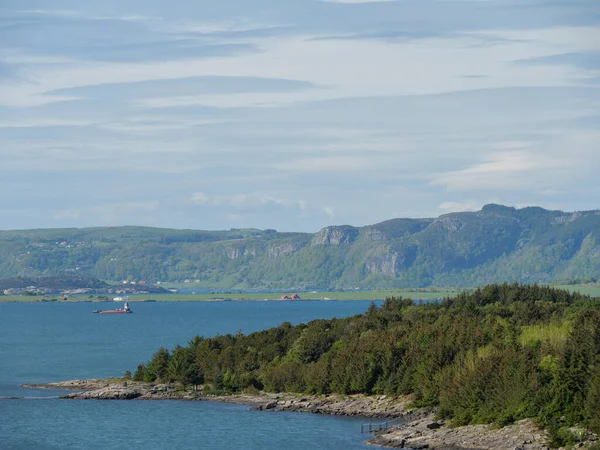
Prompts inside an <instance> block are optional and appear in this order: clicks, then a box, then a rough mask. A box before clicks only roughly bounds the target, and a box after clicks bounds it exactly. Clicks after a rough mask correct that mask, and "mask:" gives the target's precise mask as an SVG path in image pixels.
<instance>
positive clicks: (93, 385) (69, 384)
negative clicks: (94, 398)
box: [23, 378, 114, 391]
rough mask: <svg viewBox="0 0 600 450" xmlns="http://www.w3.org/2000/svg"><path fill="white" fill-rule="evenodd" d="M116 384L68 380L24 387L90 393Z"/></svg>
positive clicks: (100, 381) (106, 381)
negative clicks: (92, 390)
mask: <svg viewBox="0 0 600 450" xmlns="http://www.w3.org/2000/svg"><path fill="white" fill-rule="evenodd" d="M112 384H114V381H113V380H112V379H110V378H109V379H92V380H68V381H59V382H56V383H44V384H24V385H23V387H27V388H35V389H67V390H70V391H89V390H91V389H102V388H105V387H107V386H111V385H112Z"/></svg>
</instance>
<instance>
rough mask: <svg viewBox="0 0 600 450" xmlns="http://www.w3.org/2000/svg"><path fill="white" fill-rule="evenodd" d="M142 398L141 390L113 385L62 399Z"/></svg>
mask: <svg viewBox="0 0 600 450" xmlns="http://www.w3.org/2000/svg"><path fill="white" fill-rule="evenodd" d="M141 396H142V392H141V391H140V390H139V389H135V388H129V387H127V386H119V385H111V386H108V387H104V388H101V389H95V390H92V391H85V392H75V393H73V394H68V395H65V396H63V397H61V398H65V399H71V400H72V399H77V400H89V399H95V400H132V399H134V398H138V397H141Z"/></svg>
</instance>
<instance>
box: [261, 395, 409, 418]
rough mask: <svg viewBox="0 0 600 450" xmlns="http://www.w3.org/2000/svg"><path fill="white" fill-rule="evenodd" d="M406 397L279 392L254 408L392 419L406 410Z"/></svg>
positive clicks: (400, 415) (401, 415)
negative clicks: (301, 394)
mask: <svg viewBox="0 0 600 450" xmlns="http://www.w3.org/2000/svg"><path fill="white" fill-rule="evenodd" d="M407 403H408V400H407V399H405V398H394V397H387V396H385V395H382V396H378V397H367V396H364V395H352V396H333V395H331V396H306V397H300V398H298V397H293V396H286V395H282V396H281V398H279V399H277V401H271V402H268V403H264V404H262V405H258V406H255V407H254V409H256V410H269V411H292V412H306V413H315V414H325V415H333V416H360V417H371V418H378V419H395V418H399V417H404V416H405V415H406V414H407V409H406V407H407Z"/></svg>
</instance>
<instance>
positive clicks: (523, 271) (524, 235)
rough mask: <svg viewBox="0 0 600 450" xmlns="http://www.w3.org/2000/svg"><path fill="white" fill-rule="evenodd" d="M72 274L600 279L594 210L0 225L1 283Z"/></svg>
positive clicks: (299, 283)
mask: <svg viewBox="0 0 600 450" xmlns="http://www.w3.org/2000/svg"><path fill="white" fill-rule="evenodd" d="M68 273H78V274H82V275H86V276H91V277H96V278H100V279H104V280H122V279H135V280H146V281H149V282H155V281H159V280H160V281H183V280H185V279H191V280H200V282H201V283H202V284H203V285H205V286H207V287H215V288H216V287H222V288H251V287H261V288H291V287H295V288H350V287H360V288H369V287H392V286H395V287H408V286H410V287H423V286H432V285H433V286H435V285H438V286H441V285H446V286H447V285H454V286H470V285H475V284H483V283H492V282H502V281H518V282H550V281H553V280H556V279H568V278H592V277H597V276H598V274H600V211H584V212H574V213H565V212H562V211H548V210H545V209H542V208H537V207H529V208H523V209H515V208H509V207H506V206H501V205H486V206H484V207H483V208H482V210H481V211H477V212H461V213H452V214H445V215H442V216H440V217H438V218H435V219H392V220H388V221H385V222H382V223H378V224H375V225H369V226H365V227H352V226H348V225H345V226H330V227H326V228H324V229H322V230H320V231H318V232H317V233H314V234H310V233H278V232H276V231H275V230H256V229H241V230H236V229H232V230H229V231H200V230H171V229H159V228H148V227H103V228H84V229H52V230H24V231H0V278H2V277H15V276H41V275H61V274H68Z"/></svg>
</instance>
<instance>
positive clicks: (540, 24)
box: [0, 0, 600, 231]
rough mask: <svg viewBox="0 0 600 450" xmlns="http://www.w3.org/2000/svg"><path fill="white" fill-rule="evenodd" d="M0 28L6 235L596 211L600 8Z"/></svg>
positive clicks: (108, 16) (69, 20)
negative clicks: (491, 209)
mask: <svg viewBox="0 0 600 450" xmlns="http://www.w3.org/2000/svg"><path fill="white" fill-rule="evenodd" d="M250 3H252V4H251V5H250ZM300 3H302V4H301V5H300ZM532 11H535V14H531V12H532ZM596 12H597V11H596ZM0 25H1V27H0V43H1V44H0V156H1V157H2V161H3V164H2V165H1V166H0V170H2V177H0V183H1V185H0V187H1V188H2V189H3V191H4V192H10V195H5V196H3V197H2V199H0V210H2V211H3V212H4V213H5V214H4V215H3V217H4V218H5V220H4V225H3V228H34V227H59V226H89V225H116V224H147V225H154V226H169V227H180V228H183V227H186V228H230V227H239V226H248V227H259V228H277V229H281V230H306V231H314V230H316V229H318V228H320V227H322V226H325V225H328V224H331V223H338V224H342V223H350V224H355V225H361V224H367V223H374V222H377V221H381V220H385V219H389V218H392V217H398V216H413V217H414V216H433V215H437V214H440V213H443V212H449V211H455V210H459V209H465V210H466V209H468V210H471V209H477V208H478V207H480V206H481V205H482V204H484V203H486V202H488V201H495V202H498V203H506V204H511V205H520V204H538V205H541V206H546V207H549V208H557V209H566V210H577V209H596V208H598V207H599V205H600V185H599V184H598V182H597V177H596V173H597V171H598V169H599V168H600V155H599V153H598V150H597V149H598V145H599V144H600V133H598V132H597V130H598V125H599V124H600V120H599V118H600V64H599V59H598V55H600V15H598V14H594V4H593V2H588V1H583V0H582V1H564V2H556V1H546V0H526V1H519V2H517V1H514V2H513V1H509V2H506V1H502V2H501V1H495V0H491V1H475V0H473V1H466V2H465V1H460V2H459V1H452V0H448V1H430V0H423V1H419V2H412V1H366V0H362V1H354V0H337V1H320V0H310V1H308V0H307V1H306V2H297V1H292V0H288V1H281V0H278V1H276V0H260V1H257V2H243V1H241V0H236V1H234V0H230V1H224V2H208V1H190V0H188V1H185V0H174V1H172V2H169V4H168V7H167V6H166V5H165V3H164V2H160V1H158V0H146V1H142V0H131V1H128V2H117V1H116V0H105V1H102V2H100V1H95V0H93V1H89V2H85V3H84V4H82V2H78V1H75V0H57V1H56V2H53V6H52V9H49V8H48V6H47V3H46V2H41V1H38V0H20V1H18V2H17V1H13V0H7V1H6V2H4V3H3V6H2V7H0Z"/></svg>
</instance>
